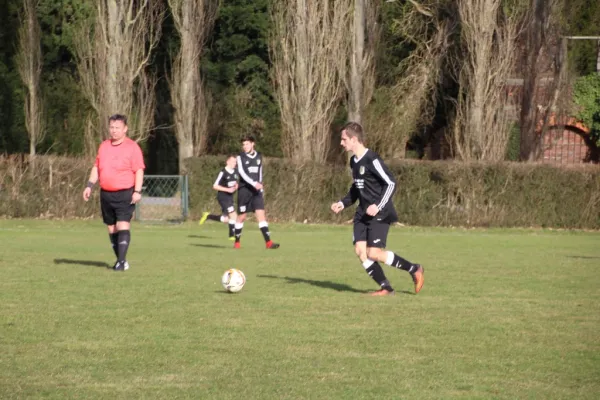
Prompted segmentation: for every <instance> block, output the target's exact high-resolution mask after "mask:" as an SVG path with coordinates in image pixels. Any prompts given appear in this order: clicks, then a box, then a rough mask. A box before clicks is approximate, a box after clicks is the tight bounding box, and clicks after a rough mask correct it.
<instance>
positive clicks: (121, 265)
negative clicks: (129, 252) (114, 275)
mask: <svg viewBox="0 0 600 400" xmlns="http://www.w3.org/2000/svg"><path fill="white" fill-rule="evenodd" d="M128 269H129V263H128V262H127V261H123V262H119V261H117V262H116V264H115V266H114V267H113V270H114V271H127V270H128Z"/></svg>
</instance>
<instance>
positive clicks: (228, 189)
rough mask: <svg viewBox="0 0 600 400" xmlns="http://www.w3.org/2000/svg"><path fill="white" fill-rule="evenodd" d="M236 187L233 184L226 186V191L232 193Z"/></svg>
mask: <svg viewBox="0 0 600 400" xmlns="http://www.w3.org/2000/svg"><path fill="white" fill-rule="evenodd" d="M236 189H237V188H236V187H235V186H233V187H230V188H227V193H232V194H233V193H235V191H236Z"/></svg>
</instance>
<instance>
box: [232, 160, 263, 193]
mask: <svg viewBox="0 0 600 400" xmlns="http://www.w3.org/2000/svg"><path fill="white" fill-rule="evenodd" d="M262 164H263V162H262V155H261V154H260V153H259V152H258V151H255V152H253V153H244V152H241V153H240V155H239V156H237V168H238V173H239V174H240V188H243V187H247V188H251V189H254V185H255V184H256V183H257V182H260V183H262V167H263V165H262Z"/></svg>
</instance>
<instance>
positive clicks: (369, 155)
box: [365, 149, 381, 161]
mask: <svg viewBox="0 0 600 400" xmlns="http://www.w3.org/2000/svg"><path fill="white" fill-rule="evenodd" d="M365 158H366V159H367V160H369V161H374V160H379V161H381V157H379V154H377V153H376V152H374V151H373V150H371V149H369V150H368V151H367V154H365Z"/></svg>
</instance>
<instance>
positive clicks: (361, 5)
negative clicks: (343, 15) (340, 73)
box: [348, 0, 365, 124]
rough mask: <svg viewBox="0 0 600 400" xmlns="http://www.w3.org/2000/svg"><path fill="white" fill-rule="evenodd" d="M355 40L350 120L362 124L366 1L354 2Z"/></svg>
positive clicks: (351, 71)
mask: <svg viewBox="0 0 600 400" xmlns="http://www.w3.org/2000/svg"><path fill="white" fill-rule="evenodd" d="M353 33H354V38H353V41H352V56H351V62H350V92H349V94H348V97H349V102H348V120H350V121H353V122H357V123H359V124H362V112H363V73H364V69H365V68H364V52H365V1H364V0H355V1H354V26H353Z"/></svg>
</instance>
